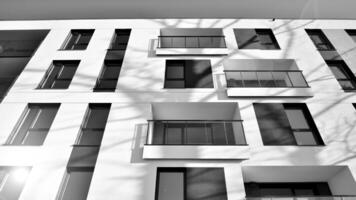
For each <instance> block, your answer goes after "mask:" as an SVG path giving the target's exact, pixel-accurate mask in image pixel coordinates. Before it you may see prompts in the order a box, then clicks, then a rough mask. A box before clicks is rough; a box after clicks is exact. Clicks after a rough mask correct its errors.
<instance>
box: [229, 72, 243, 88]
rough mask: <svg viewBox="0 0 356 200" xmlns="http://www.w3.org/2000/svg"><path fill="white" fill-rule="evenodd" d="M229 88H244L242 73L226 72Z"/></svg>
mask: <svg viewBox="0 0 356 200" xmlns="http://www.w3.org/2000/svg"><path fill="white" fill-rule="evenodd" d="M226 79H227V87H243V85H242V76H241V72H226Z"/></svg>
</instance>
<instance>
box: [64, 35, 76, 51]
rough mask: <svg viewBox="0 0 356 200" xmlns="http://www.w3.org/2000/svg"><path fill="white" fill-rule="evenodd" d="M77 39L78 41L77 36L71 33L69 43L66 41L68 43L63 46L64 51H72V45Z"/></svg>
mask: <svg viewBox="0 0 356 200" xmlns="http://www.w3.org/2000/svg"><path fill="white" fill-rule="evenodd" d="M77 39H78V34H74V33H72V34H71V36H70V39H69V41H68V43H67V45H66V46H65V49H66V50H70V49H72V48H73V45H74V43H75V42H76V41H77Z"/></svg>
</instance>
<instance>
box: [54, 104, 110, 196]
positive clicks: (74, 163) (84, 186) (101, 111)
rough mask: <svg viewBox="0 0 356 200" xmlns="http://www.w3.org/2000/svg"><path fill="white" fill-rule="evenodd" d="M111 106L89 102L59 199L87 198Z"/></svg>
mask: <svg viewBox="0 0 356 200" xmlns="http://www.w3.org/2000/svg"><path fill="white" fill-rule="evenodd" d="M110 106H111V104H89V108H88V110H87V112H86V115H85V118H84V121H83V123H82V126H81V130H80V133H79V135H78V138H77V140H76V144H75V145H74V148H73V150H72V153H71V155H70V158H69V161H68V165H67V170H66V174H65V176H64V179H63V181H62V184H61V189H60V191H59V193H58V198H57V199H59V200H67V199H75V200H86V199H87V195H88V191H89V187H90V182H91V178H92V176H93V173H94V168H95V164H96V160H97V157H98V153H99V149H100V144H101V140H102V138H103V134H104V130H105V126H106V121H107V118H108V115H109V111H110Z"/></svg>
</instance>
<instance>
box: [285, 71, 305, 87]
mask: <svg viewBox="0 0 356 200" xmlns="http://www.w3.org/2000/svg"><path fill="white" fill-rule="evenodd" d="M288 75H289V78H290V80H291V81H292V84H293V87H307V86H308V85H307V83H306V82H305V80H304V77H303V74H302V73H301V72H288Z"/></svg>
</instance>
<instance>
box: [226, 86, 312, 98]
mask: <svg viewBox="0 0 356 200" xmlns="http://www.w3.org/2000/svg"><path fill="white" fill-rule="evenodd" d="M227 96H228V97H301V98H309V97H312V96H313V95H312V90H311V88H309V87H307V88H227Z"/></svg>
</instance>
